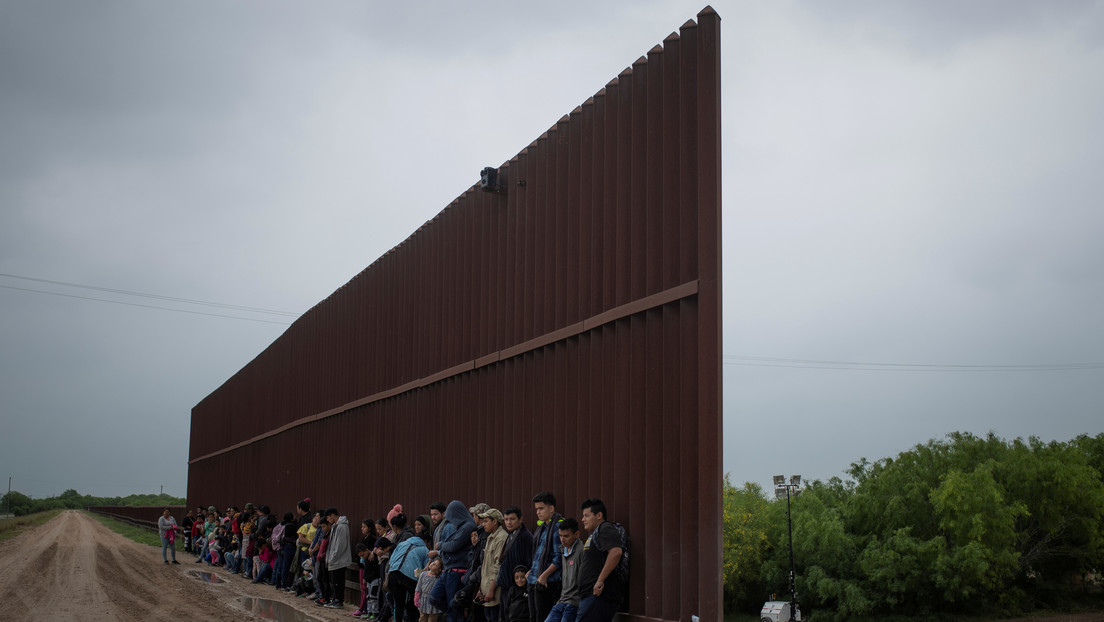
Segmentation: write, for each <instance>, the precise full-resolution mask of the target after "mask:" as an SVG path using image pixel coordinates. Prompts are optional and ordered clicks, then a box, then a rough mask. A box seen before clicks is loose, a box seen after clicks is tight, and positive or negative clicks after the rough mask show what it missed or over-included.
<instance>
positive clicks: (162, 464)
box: [0, 2, 1104, 495]
mask: <svg viewBox="0 0 1104 622" xmlns="http://www.w3.org/2000/svg"><path fill="white" fill-rule="evenodd" d="M700 8H701V6H700V5H697V4H690V3H688V2H671V3H668V2H645V3H633V4H632V5H626V6H620V5H618V6H605V5H601V4H599V5H593V4H584V3H567V4H564V3H560V4H558V5H556V6H555V7H547V8H545V7H540V8H534V7H519V6H518V5H516V4H511V3H490V4H481V5H478V6H469V5H456V4H455V3H441V4H432V3H431V4H420V5H417V6H405V5H397V4H395V3H376V2H369V3H359V2H356V3H353V2H349V3H342V2H337V3H330V4H327V5H326V6H325V7H322V8H319V7H310V8H309V9H308V8H306V7H303V6H300V5H297V4H293V3H279V2H278V3H268V2H266V3H263V4H262V3H248V2H243V3H233V4H226V3H204V2H200V3H187V4H178V5H157V4H145V3H127V2H114V3H111V2H109V3H96V4H87V3H61V2H33V3H32V2H28V3H8V4H7V5H5V7H4V8H3V9H2V10H0V11H2V13H0V135H3V136H4V137H5V140H4V141H3V142H2V143H0V272H3V273H8V274H21V275H29V276H36V277H43V278H48V279H55V280H60V281H68V282H76V283H87V284H92V285H103V286H107V287H115V288H119V289H126V290H133V291H142V292H152V293H159V294H165V295H170V296H178V297H184V298H192V299H201V300H211V301H219V302H227V303H237V304H242V305H249V306H254V307H266V308H272V309H283V310H288V311H298V312H301V311H304V310H306V309H307V308H309V307H310V306H312V305H313V304H315V303H316V302H318V301H319V300H321V299H322V298H324V297H325V296H326V295H328V294H329V293H330V292H332V291H333V290H334V289H335V288H336V287H338V286H340V285H341V284H342V283H344V282H345V281H347V280H348V279H349V278H350V277H352V276H353V275H354V274H356V273H357V272H359V271H360V270H361V269H363V268H364V267H365V266H367V265H368V264H369V263H371V262H372V261H373V260H374V259H375V258H376V257H378V256H379V255H381V254H382V253H383V252H385V251H386V250H387V249H388V248H390V247H392V246H394V245H395V244H397V243H399V242H400V241H401V240H402V239H404V238H405V237H406V236H408V235H409V234H410V233H411V232H413V231H414V230H415V229H416V228H417V227H418V226H419V225H420V224H422V223H423V222H424V221H425V220H427V219H429V218H431V217H432V216H433V215H434V214H435V213H436V212H438V211H439V210H440V209H442V208H443V207H444V206H445V205H446V204H447V203H448V202H449V201H451V200H452V199H453V198H454V197H456V196H457V195H458V194H460V193H461V192H463V191H464V190H465V189H466V188H467V187H468V186H469V185H470V184H471V183H473V182H474V181H475V175H476V172H477V171H478V170H479V169H480V168H481V167H482V166H486V165H493V164H497V163H500V162H502V161H504V160H506V159H508V158H509V157H510V156H512V155H513V154H514V153H516V152H517V151H519V150H520V149H522V148H523V147H524V146H525V145H526V144H528V143H529V142H530V141H531V140H532V139H533V138H535V137H536V136H538V135H539V134H540V133H541V132H543V131H544V130H545V129H547V128H548V127H549V126H551V125H552V124H553V123H554V122H555V121H556V120H557V119H558V118H559V117H560V116H561V115H563V114H564V113H567V112H569V111H570V110H571V109H573V108H574V107H575V106H576V105H578V104H579V103H581V102H582V101H583V100H585V99H586V98H587V97H588V96H590V95H591V94H593V93H594V92H596V91H597V90H599V89H600V88H601V87H602V86H603V85H604V84H605V83H606V82H607V81H608V80H609V79H610V78H612V77H613V76H614V75H616V74H617V73H618V72H619V71H620V70H621V69H623V68H624V67H626V66H628V65H629V64H630V63H631V62H632V61H633V60H635V59H636V58H637V57H638V56H640V55H641V54H643V53H645V52H646V51H647V50H648V49H649V48H651V47H652V45H654V44H655V43H657V42H659V41H661V40H662V39H663V37H664V36H666V34H668V33H669V32H671V31H673V30H676V29H677V28H678V26H680V25H681V24H682V23H683V22H684V21H685V20H686V19H688V18H690V17H692V16H693V15H694V14H695V13H696V12H697V11H698V10H699V9H700ZM716 8H717V9H718V11H719V12H720V13H721V15H722V17H723V20H724V21H723V22H722V31H723V34H724V41H723V52H724V61H723V71H724V94H723V105H724V119H723V124H724V136H723V145H724V173H723V174H724V180H723V183H724V226H725V229H724V232H723V236H724V238H723V239H724V254H725V255H724V262H725V265H724V277H725V282H724V293H725V300H724V305H725V316H724V325H725V335H724V338H725V342H724V351H725V353H727V354H733V355H740V356H763V357H777V358H786V357H789V358H801V359H822V360H842V361H874V362H904V363H974V364H1019V363H1039V362H1091V361H1096V362H1099V361H1100V356H1099V353H1100V352H1101V351H1104V348H1102V346H1104V344H1102V343H1101V341H1102V339H1104V336H1102V334H1101V332H1100V331H1099V329H1098V327H1097V326H1098V318H1099V317H1100V316H1101V312H1102V311H1104V309H1102V307H1104V283H1102V272H1101V270H1100V266H1101V265H1104V256H1102V255H1104V250H1102V247H1101V245H1100V244H1099V242H1098V241H1099V239H1100V233H1101V231H1104V216H1102V214H1104V212H1102V210H1100V209H1099V198H1098V197H1100V196H1102V192H1101V191H1102V190H1104V189H1102V188H1101V182H1100V181H1099V180H1098V175H1097V174H1096V169H1097V168H1099V162H1101V161H1102V156H1104V153H1102V149H1104V147H1101V145H1104V140H1102V138H1104V127H1102V123H1104V122H1102V121H1101V120H1100V117H1099V114H1098V112H1097V111H1099V110H1100V109H1101V108H1102V107H1104V86H1102V85H1101V83H1100V81H1099V80H1095V79H1094V77H1095V76H1097V75H1099V73H1100V69H1101V66H1102V65H1104V52H1102V51H1101V48H1100V45H1099V33H1100V32H1104V28H1101V26H1104V24H1102V22H1104V15H1102V11H1101V9H1100V8H1099V5H1097V4H1094V3H1080V2H1068V3H1060V4H1054V3H1051V4H1040V3H1022V4H1021V3H1007V2H1001V3H999V6H998V5H997V4H991V3H970V4H969V5H968V6H965V5H964V6H961V7H960V6H958V5H954V6H951V5H941V4H930V3H904V4H902V3H894V4H892V5H885V4H879V5H870V4H865V3H853V4H849V3H845V4H833V8H832V10H828V9H825V8H823V7H821V6H820V5H816V4H801V5H769V6H768V5H754V4H733V5H723V4H722V5H717V7H716ZM581 15H586V18H585V19H581V18H580V16H581ZM0 285H6V286H18V287H23V286H26V285H27V283H24V282H19V281H13V280H11V279H6V278H0ZM32 287H33V288H37V289H48V290H50V291H57V292H62V293H69V294H73V293H77V292H74V291H73V290H72V289H66V288H62V287H56V286H45V285H41V284H39V285H33V286H32ZM84 293H88V292H81V294H82V295H83V294H84ZM97 295H99V294H97ZM102 297H108V298H114V299H117V300H123V301H127V302H135V300H134V299H133V298H127V297H117V296H114V297H113V296H107V295H104V296H102ZM0 305H3V309H4V317H5V322H4V325H3V328H2V329H0V349H2V350H0V351H2V352H3V356H2V357H0V395H2V396H3V399H2V400H0V425H2V426H3V430H4V431H3V433H2V434H0V472H2V470H6V471H8V472H9V474H11V475H13V476H14V477H15V479H14V483H15V484H16V487H17V488H19V489H20V490H24V491H25V492H27V493H29V494H34V495H47V494H56V493H58V492H61V491H62V490H64V489H65V488H70V487H75V488H77V489H78V490H80V491H81V492H87V493H94V494H127V493H130V492H137V491H149V490H155V489H156V486H159V485H161V484H165V485H166V489H167V490H168V491H170V492H174V493H177V494H182V493H183V491H184V484H185V477H186V464H185V462H186V457H187V442H188V435H189V433H190V430H189V411H190V408H191V407H192V406H193V405H194V404H195V403H196V402H198V401H199V400H200V399H202V398H203V397H204V396H205V395H207V394H208V393H209V392H211V391H212V390H214V389H215V388H216V387H217V386H218V385H219V384H220V383H221V382H223V381H224V380H225V379H226V378H228V377H229V376H230V375H231V374H233V373H234V372H236V371H237V370H238V369H239V368H240V367H241V366H242V365H244V364H245V363H247V362H248V361H249V360H250V359H252V358H253V357H254V356H256V355H257V354H258V353H260V352H261V350H263V349H264V347H266V346H267V345H268V344H269V343H270V342H271V341H272V340H273V339H275V338H276V337H277V336H278V335H279V333H280V331H281V330H282V327H281V326H279V325H273V324H262V323H256V322H249V321H241V320H230V319H222V318H215V317H209V316H202V315H188V314H181V313H173V312H168V311H160V310H153V309H143V308H139V307H128V306H121V305H112V304H106V303H101V302H93V301H87V300H81V299H75V298H63V297H57V296H49V295H43V294H37V293H29V292H21V291H17V290H11V289H3V288H0ZM164 306H173V307H178V308H188V309H191V310H196V309H197V308H196V307H192V306H187V307H185V306H184V305H179V304H167V303H166V304H165V305H164ZM203 310H206V311H210V309H203ZM234 314H236V313H231V315H234ZM240 315H248V316H249V317H252V318H263V319H277V320H279V319H280V318H278V317H273V316H262V315H257V314H246V313H241V314H240ZM745 362H746V361H745ZM1099 374H1100V372H1099V371H1076V372H1006V373H998V372H978V373H966V372H946V371H944V372H931V373H927V372H875V371H862V372H859V371H843V370H817V369H798V368H786V367H763V366H746V365H734V364H728V365H725V367H724V378H725V387H724V388H725V398H724V399H725V403H724V408H725V416H726V421H725V439H724V442H725V464H724V468H725V470H726V471H730V472H731V473H732V476H733V478H734V479H735V480H736V481H743V480H752V481H760V482H765V481H766V480H767V478H768V477H769V476H770V475H772V474H773V473H775V472H802V473H803V474H804V475H806V476H807V477H810V478H813V477H829V476H831V475H835V474H838V473H839V472H840V471H841V470H842V469H844V468H845V467H846V465H847V464H848V463H849V462H850V461H852V460H856V459H858V458H859V457H861V456H867V457H870V458H879V457H883V456H886V455H891V454H893V453H894V452H896V451H900V450H902V449H905V448H907V447H908V446H910V445H912V444H914V443H917V442H922V441H924V440H926V439H928V438H931V437H934V436H940V435H942V434H944V433H946V432H950V431H952V430H958V429H965V430H969V431H973V432H979V433H984V432H986V431H988V430H989V429H994V430H996V431H997V432H998V433H1001V434H1004V435H1006V436H1019V435H1028V434H1039V435H1042V436H1044V437H1048V438H1069V437H1071V436H1073V435H1075V434H1077V433H1080V432H1088V433H1094V434H1095V433H1099V432H1101V431H1102V430H1101V425H1100V423H1099V421H1100V417H1099V405H1100V403H1101V398H1102V397H1104V395H1102V392H1101V389H1100V388H1099V387H1100V386H1104V385H1102V383H1100V382H1099ZM200 433H202V431H200ZM781 438H786V439H787V443H788V444H787V443H782V444H781V445H780V444H779V442H778V441H779V439H781ZM783 446H784V447H786V448H787V449H786V450H780V449H779V447H783ZM42 448H49V450H50V459H49V460H46V461H43V460H41V457H42ZM32 464H34V465H36V467H35V468H34V469H29V468H28V466H29V465H32ZM74 480H75V481H74Z"/></svg>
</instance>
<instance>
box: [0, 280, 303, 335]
mask: <svg viewBox="0 0 1104 622" xmlns="http://www.w3.org/2000/svg"><path fill="white" fill-rule="evenodd" d="M0 287H2V288H4V289H14V290H17V291H21V292H34V293H36V294H49V295H51V296H63V297H65V298H79V299H80V300H95V301H97V302H110V303H111V304H116V305H126V306H128V307H142V308H145V309H159V310H161V311H176V312H177V313H190V314H192V315H207V316H210V317H223V318H228V319H231V320H245V321H247V322H263V323H265V324H280V325H282V326H290V325H291V322H277V321H275V320H262V319H259V318H252V317H241V316H238V315H222V314H219V313H207V312H204V311H189V310H187V309H173V308H172V307H158V306H154V305H143V304H138V303H136V302H123V301H121V300H107V299H106V298H92V297H90V296H77V295H75V294H63V293H61V292H47V291H43V290H39V289H28V288H25V287H12V286H11V285H0Z"/></svg>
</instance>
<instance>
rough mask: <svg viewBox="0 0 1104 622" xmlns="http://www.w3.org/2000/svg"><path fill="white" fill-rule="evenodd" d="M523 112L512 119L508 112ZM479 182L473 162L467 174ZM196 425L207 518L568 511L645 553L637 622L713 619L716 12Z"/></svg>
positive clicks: (317, 310)
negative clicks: (227, 509) (222, 511)
mask: <svg viewBox="0 0 1104 622" xmlns="http://www.w3.org/2000/svg"><path fill="white" fill-rule="evenodd" d="M511 114H513V113H511ZM474 168H477V167H473V170H474ZM500 175H501V177H503V178H504V180H505V186H506V188H505V192H503V193H500V194H493V193H487V192H483V191H481V190H480V189H478V188H477V187H476V186H473V187H472V188H469V189H468V190H467V191H466V192H465V193H464V194H462V195H461V196H460V197H458V198H457V199H456V200H455V201H453V202H452V203H451V204H450V205H449V206H448V207H447V208H445V209H444V210H443V211H442V212H441V213H440V214H438V215H437V216H436V217H434V218H433V219H432V220H431V221H429V222H427V223H426V224H425V225H423V226H422V227H421V228H419V229H418V230H417V231H416V232H415V233H414V234H413V235H411V236H410V237H409V238H408V239H407V240H405V241H403V242H402V243H401V244H399V245H398V246H396V247H395V248H393V249H392V250H391V251H389V252H387V253H386V254H385V255H384V256H382V257H380V258H379V259H378V260H376V261H375V262H374V263H373V264H372V265H371V266H369V267H368V268H367V269H366V270H364V271H363V272H362V273H360V274H359V275H357V276H356V277H355V278H353V279H352V280H351V281H350V282H349V283H347V284H346V285H345V286H343V287H341V288H340V289H338V290H337V291H336V292H334V293H333V294H332V295H330V296H329V297H328V298H327V299H326V300H324V301H322V302H321V303H319V304H318V305H316V306H315V307H314V308H312V309H311V310H310V311H308V312H307V313H306V314H304V315H303V316H302V317H301V318H299V319H298V320H297V321H296V322H295V323H294V324H293V325H292V326H291V327H290V328H289V329H288V330H287V331H286V332H285V333H284V334H283V335H282V336H281V337H280V338H278V339H277V340H276V341H275V342H273V343H272V345H270V346H269V347H268V348H267V349H266V350H265V351H264V352H262V353H261V354H260V355H259V356H258V357H257V358H256V359H255V360H254V361H253V362H251V363H250V364H249V365H247V366H246V367H244V368H243V369H242V370H241V371H239V372H238V373H237V374H235V375H234V376H233V377H232V378H230V379H229V380H227V381H226V383H225V384H223V386H221V387H220V388H219V389H217V390H216V391H215V392H214V393H212V394H211V395H209V396H207V397H206V398H205V399H204V400H203V401H202V402H200V403H199V404H198V405H197V406H196V407H195V408H194V409H193V411H192V439H191V450H190V470H189V482H188V500H189V504H191V505H196V504H199V505H208V504H212V503H213V504H215V505H216V506H218V507H222V506H224V505H227V504H235V505H239V506H240V505H242V504H244V503H245V502H247V501H252V502H254V503H257V504H260V503H266V504H268V505H270V506H272V509H273V510H274V511H276V512H278V513H282V512H284V511H286V510H290V509H291V507H292V505H293V504H294V502H295V501H296V500H298V499H300V498H302V497H304V496H310V497H312V498H313V499H314V500H315V504H316V505H325V506H329V505H334V506H337V507H338V508H339V509H340V510H341V511H342V513H343V514H347V515H348V516H349V518H350V522H352V523H354V529H355V523H357V522H358V521H359V520H360V519H361V518H364V517H368V516H371V517H379V516H381V515H383V514H384V513H386V511H387V509H389V508H390V507H391V505H393V504H394V503H402V504H403V505H404V506H405V508H406V509H407V513H408V514H411V515H413V514H420V513H425V512H426V511H427V508H428V505H429V504H430V503H431V502H433V501H438V500H440V501H445V502H448V501H450V500H451V499H461V500H463V501H464V502H465V503H466V504H468V505H472V504H474V503H476V502H479V501H485V502H487V503H490V504H491V505H493V506H495V507H499V508H502V507H505V506H507V505H518V506H520V507H522V508H523V510H525V511H526V514H527V516H526V517H525V518H526V523H527V524H528V525H529V526H530V528H532V527H534V526H535V520H534V518H533V516H532V515H531V507H532V504H531V502H530V500H531V498H532V496H533V495H534V494H535V493H538V492H541V491H545V490H548V491H552V492H553V493H555V494H556V495H557V497H558V498H559V501H560V503H559V509H560V510H561V511H562V512H563V514H565V515H566V516H575V517H578V516H579V504H580V503H581V502H582V500H583V499H585V498H587V497H591V496H597V497H601V498H602V499H603V500H605V502H606V504H607V506H608V508H609V514H610V515H609V518H610V519H611V520H615V521H618V522H621V523H623V524H624V525H625V526H626V527H627V528H628V530H629V532H630V534H631V537H632V541H633V551H632V552H633V556H632V575H631V577H632V578H631V584H630V599H629V607H628V609H629V612H630V614H631V615H629V616H627V618H629V619H639V620H644V619H658V620H688V619H689V616H690V615H691V614H698V615H700V616H701V617H702V619H703V620H715V619H720V612H721V605H720V597H721V500H720V482H721V416H720V403H721V394H720V367H721V358H720V357H721V353H720V276H721V275H720V265H721V263H720V230H721V227H720V202H721V197H720V18H719V17H718V16H717V14H716V13H715V12H714V11H713V10H712V9H710V8H706V9H705V10H703V11H702V13H700V14H699V15H698V22H697V23H695V22H693V21H691V22H687V23H686V24H684V25H683V26H682V27H681V28H680V30H679V32H678V33H677V34H675V33H672V35H671V36H669V37H668V38H667V39H666V40H665V41H664V42H663V45H662V46H658V45H657V46H656V47H655V48H653V49H652V50H651V51H650V52H648V54H647V56H646V57H641V58H640V59H639V60H637V61H636V62H635V63H633V65H632V67H631V68H629V69H626V70H625V71H624V72H622V73H621V74H620V75H619V76H617V77H616V78H614V79H613V80H612V81H610V82H609V83H608V84H607V85H606V86H605V88H603V89H602V90H600V91H599V92H598V93H596V94H595V95H594V96H593V97H592V98H590V99H588V100H587V101H586V102H585V103H583V104H582V105H581V106H579V107H578V108H576V109H575V110H574V111H572V112H571V114H570V115H567V116H564V117H563V118H562V119H560V120H559V121H558V122H557V123H556V124H555V125H553V126H552V127H551V128H549V130H548V131H547V132H546V133H544V134H542V135H541V136H540V137H539V138H538V139H537V140H535V141H534V142H533V143H532V144H530V145H529V146H528V147H527V148H526V149H524V150H522V152H521V153H519V154H518V155H516V156H515V157H514V158H512V159H511V160H509V161H508V162H507V163H506V164H504V165H502V167H501V168H500Z"/></svg>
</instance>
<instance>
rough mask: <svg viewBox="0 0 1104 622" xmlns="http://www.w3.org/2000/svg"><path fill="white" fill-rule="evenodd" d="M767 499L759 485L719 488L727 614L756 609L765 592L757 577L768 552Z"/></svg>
mask: <svg viewBox="0 0 1104 622" xmlns="http://www.w3.org/2000/svg"><path fill="white" fill-rule="evenodd" d="M768 505H769V503H768V501H767V498H766V497H765V496H764V495H763V489H762V488H761V487H760V486H759V485H758V484H752V483H747V482H745V483H744V486H743V488H739V489H738V488H736V487H735V486H733V485H732V482H731V481H730V480H729V478H728V475H727V474H726V475H725V477H724V482H723V484H722V512H723V524H724V528H723V529H724V533H723V545H724V551H723V560H724V606H725V610H726V611H745V610H747V609H748V608H749V607H750V608H757V607H758V605H759V604H760V603H762V600H763V594H764V592H765V588H764V586H763V582H762V580H761V579H760V577H759V572H760V567H761V566H762V564H763V558H764V554H765V552H766V550H767V529H768V527H769V517H768V515H767V510H768Z"/></svg>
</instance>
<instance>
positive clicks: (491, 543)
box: [476, 508, 510, 622]
mask: <svg viewBox="0 0 1104 622" xmlns="http://www.w3.org/2000/svg"><path fill="white" fill-rule="evenodd" d="M479 518H480V519H481V520H482V521H483V531H485V532H487V541H486V542H485V543H484V545H483V569H482V572H481V573H480V580H479V592H478V594H477V595H476V600H479V601H482V602H483V615H484V616H485V617H486V618H487V622H498V610H499V602H500V601H501V598H502V588H501V587H500V584H499V583H498V574H499V572H500V571H501V570H502V557H503V555H504V554H505V550H506V538H507V535H506V530H505V529H504V528H503V527H502V522H503V520H502V518H503V517H502V512H500V511H498V510H496V509H495V508H490V509H488V510H486V511H484V512H482V513H480V514H479ZM501 585H506V586H509V585H510V584H509V583H503V584H501Z"/></svg>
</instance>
